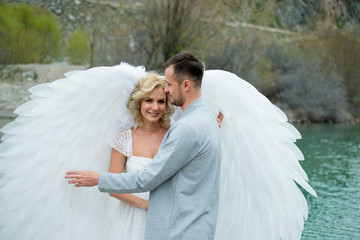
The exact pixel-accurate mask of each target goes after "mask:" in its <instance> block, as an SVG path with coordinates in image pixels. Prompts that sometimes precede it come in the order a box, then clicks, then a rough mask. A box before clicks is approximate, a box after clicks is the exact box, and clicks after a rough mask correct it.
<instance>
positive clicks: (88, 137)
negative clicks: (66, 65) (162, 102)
mask: <svg viewBox="0 0 360 240" xmlns="http://www.w3.org/2000/svg"><path fill="white" fill-rule="evenodd" d="M66 76H67V78H64V79H60V80H57V81H55V82H53V83H49V84H42V85H38V86H35V87H33V88H31V89H30V92H31V93H32V96H31V98H32V100H31V101H29V102H28V103H25V104H23V105H21V106H20V107H19V108H18V109H17V110H16V111H15V112H16V113H17V114H18V115H19V117H18V118H17V119H16V120H15V121H13V122H12V123H10V124H8V125H6V126H5V127H3V128H2V129H1V131H2V132H4V133H5V135H4V136H3V138H2V140H3V142H2V143H1V145H0V148H1V149H0V177H1V179H0V236H1V239H3V240H7V239H11V240H13V239H24V238H26V239H36V240H39V239H40V240H41V239H61V240H64V239H89V240H92V239H105V238H106V236H107V234H108V229H109V215H108V213H107V209H108V206H107V204H108V202H109V201H110V200H109V199H110V198H109V196H108V195H106V194H99V191H98V190H97V189H96V188H76V189H75V188H74V187H73V186H71V185H69V184H68V183H67V181H66V180H65V179H64V176H65V172H66V171H68V170H74V169H78V170H83V169H89V170H96V171H107V170H108V166H109V160H110V147H109V146H108V144H107V143H108V141H109V140H110V139H111V138H112V136H113V135H114V134H115V133H116V132H117V131H119V130H120V129H121V128H127V127H130V125H131V124H133V121H132V120H131V117H130V116H129V114H128V112H127V110H126V107H125V103H126V101H127V99H128V97H129V95H130V92H131V91H132V90H133V88H134V87H135V84H136V83H137V82H138V80H139V79H140V78H141V77H143V76H145V70H144V69H143V68H142V67H132V66H130V65H128V64H125V63H123V64H120V65H118V66H114V67H98V68H92V69H89V70H86V71H78V72H70V73H68V74H66ZM85 199H86V201H83V200H85Z"/></svg>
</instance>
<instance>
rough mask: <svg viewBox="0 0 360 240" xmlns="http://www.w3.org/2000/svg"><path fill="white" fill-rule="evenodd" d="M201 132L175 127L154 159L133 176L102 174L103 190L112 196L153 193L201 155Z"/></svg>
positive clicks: (186, 127) (101, 189) (179, 126)
mask: <svg viewBox="0 0 360 240" xmlns="http://www.w3.org/2000/svg"><path fill="white" fill-rule="evenodd" d="M197 135H198V134H197V132H196V131H195V130H194V129H193V128H192V127H191V126H189V125H186V124H177V125H174V126H173V127H172V128H171V129H170V130H169V132H168V133H167V135H166V136H165V138H164V140H163V142H162V144H161V145H160V148H159V151H158V154H157V155H156V156H155V158H154V160H153V161H152V162H151V163H150V164H149V165H148V166H147V167H146V168H145V169H144V170H139V171H137V172H130V173H120V174H116V173H101V174H100V178H99V190H100V191H101V192H111V193H134V192H147V191H151V190H153V189H154V188H156V187H157V186H159V185H160V184H161V183H163V182H165V181H166V180H168V179H169V178H170V177H172V176H173V175H174V174H175V173H176V172H177V171H179V170H180V169H181V168H183V167H184V166H185V165H186V164H188V163H189V162H190V161H191V160H192V159H194V158H195V156H196V155H197V154H198V152H199V139H198V136H197Z"/></svg>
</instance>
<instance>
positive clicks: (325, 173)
mask: <svg viewBox="0 0 360 240" xmlns="http://www.w3.org/2000/svg"><path fill="white" fill-rule="evenodd" d="M10 120H11V119H4V118H0V127H2V126H3V125H5V124H6V123H8V122H9V121H10ZM296 127H297V128H298V129H299V131H300V132H301V134H302V136H303V139H302V140H299V141H298V142H297V145H298V146H299V148H300V149H301V150H302V151H303V153H304V155H305V159H306V160H305V161H303V162H301V165H302V166H303V168H304V169H305V171H306V172H307V174H308V176H309V179H310V184H311V186H312V187H313V188H314V189H315V191H316V192H317V194H318V196H319V198H314V197H312V196H311V195H310V194H307V193H305V197H306V199H307V201H308V205H309V218H308V221H306V222H305V228H304V232H303V236H302V239H306V240H310V239H311V240H312V239H324V240H333V239H346V240H348V239H360V124H358V125H336V124H334V125H317V124H311V125H298V126H296ZM0 136H1V135H0Z"/></svg>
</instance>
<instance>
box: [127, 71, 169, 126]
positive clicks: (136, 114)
mask: <svg viewBox="0 0 360 240" xmlns="http://www.w3.org/2000/svg"><path fill="white" fill-rule="evenodd" d="M165 86H166V82H165V78H164V77H163V76H160V75H158V74H157V73H155V72H149V73H148V74H146V76H145V77H143V78H141V79H140V81H139V82H138V84H137V85H136V88H135V89H134V90H133V91H132V93H131V95H130V98H129V100H128V102H127V104H126V106H127V108H128V110H129V112H130V114H131V116H132V118H133V119H134V122H135V123H136V124H137V125H138V126H141V125H142V123H143V117H142V115H141V112H140V103H141V100H143V99H144V98H147V97H148V96H150V94H151V93H152V91H153V90H154V89H155V88H156V87H161V88H163V89H164V88H165ZM173 113H174V107H173V105H172V104H171V103H170V102H169V99H168V96H167V95H166V106H165V111H164V115H163V116H162V117H161V118H160V124H161V126H163V127H166V128H169V127H170V123H171V119H170V117H171V115H172V114H173Z"/></svg>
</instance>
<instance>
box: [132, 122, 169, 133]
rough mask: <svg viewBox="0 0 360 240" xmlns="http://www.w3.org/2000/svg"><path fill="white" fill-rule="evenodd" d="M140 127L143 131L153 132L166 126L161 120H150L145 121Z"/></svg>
mask: <svg viewBox="0 0 360 240" xmlns="http://www.w3.org/2000/svg"><path fill="white" fill-rule="evenodd" d="M138 128H139V129H141V131H143V132H148V133H152V132H158V131H159V130H161V129H163V128H164V127H163V126H161V124H160V122H156V123H149V122H145V121H144V122H143V124H142V125H141V126H140V127H138Z"/></svg>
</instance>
